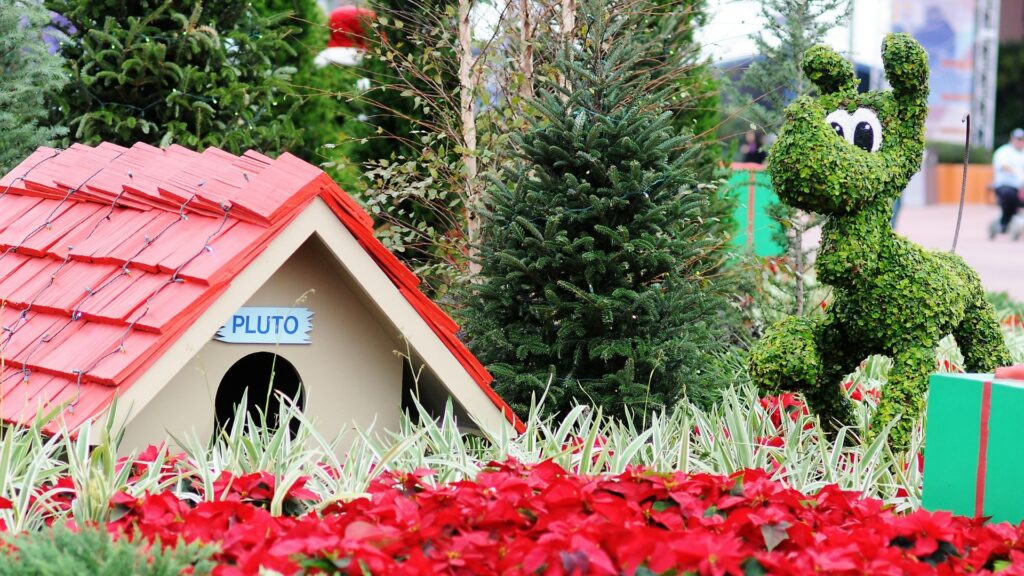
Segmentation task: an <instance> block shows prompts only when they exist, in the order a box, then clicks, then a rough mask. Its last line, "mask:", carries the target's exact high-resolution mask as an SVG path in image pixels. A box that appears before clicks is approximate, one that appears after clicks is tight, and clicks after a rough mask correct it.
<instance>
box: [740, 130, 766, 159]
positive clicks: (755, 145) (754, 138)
mask: <svg viewBox="0 0 1024 576" xmlns="http://www.w3.org/2000/svg"><path fill="white" fill-rule="evenodd" d="M764 148H765V146H764V141H763V140H762V138H761V135H760V134H758V133H757V132H756V131H754V130H747V132H746V134H744V135H743V144H741V145H740V153H741V154H743V161H744V162H750V163H753V164H764V161H765V159H766V158H767V157H768V153H767V152H765V151H764Z"/></svg>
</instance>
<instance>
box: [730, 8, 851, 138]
mask: <svg viewBox="0 0 1024 576" xmlns="http://www.w3.org/2000/svg"><path fill="white" fill-rule="evenodd" d="M850 5H851V4H850V1H849V0H761V11H760V17H761V20H762V21H763V22H764V24H765V28H764V30H762V31H761V33H760V34H758V35H757V37H756V38H755V39H754V43H755V48H756V51H757V54H758V58H757V59H755V60H754V61H753V62H751V63H750V67H749V68H747V70H746V71H745V72H744V73H743V77H742V79H741V80H740V85H741V86H742V87H744V88H745V89H747V90H749V91H751V92H752V93H753V98H754V101H755V103H753V104H752V105H751V106H750V107H749V108H748V109H747V110H746V111H745V113H746V115H748V116H749V117H751V118H752V119H753V120H754V122H756V123H757V124H758V125H760V126H762V127H763V129H764V130H766V131H767V132H774V131H776V130H778V128H779V126H781V124H782V122H783V117H782V111H783V110H784V109H785V108H786V104H787V103H788V102H789V101H790V100H791V99H792V98H793V97H795V96H802V95H804V94H809V93H810V92H811V91H812V90H813V86H812V84H811V83H810V82H808V77H807V75H806V69H801V67H800V62H802V61H803V59H804V54H805V53H806V52H807V51H808V50H809V49H810V48H811V47H812V46H814V45H816V44H819V43H821V42H822V41H823V40H824V39H825V34H826V33H827V32H828V31H829V30H831V29H832V28H834V27H836V26H837V25H839V24H840V23H842V21H844V20H846V19H849V17H850Z"/></svg>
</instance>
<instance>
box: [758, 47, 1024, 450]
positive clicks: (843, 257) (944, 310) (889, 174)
mask: <svg viewBox="0 0 1024 576" xmlns="http://www.w3.org/2000/svg"><path fill="white" fill-rule="evenodd" d="M882 60H883V62H884V64H885V73H886V76H887V77H888V79H889V82H890V83H891V84H892V90H891V91H889V90H887V91H875V92H867V93H862V94H858V93H857V90H856V87H857V81H856V77H855V76H854V73H853V67H852V66H851V65H850V63H849V62H847V61H846V60H844V59H843V58H842V57H841V56H839V54H837V53H836V52H835V51H833V50H832V49H830V48H828V47H825V46H815V47H814V48H812V49H810V50H809V51H808V52H807V53H806V55H805V57H804V60H803V69H804V72H805V73H806V74H807V77H808V78H810V79H811V81H812V82H814V84H815V85H816V86H817V87H818V90H819V91H820V95H819V96H817V97H814V98H812V97H807V96H804V97H800V98H798V99H796V100H795V101H794V102H793V103H792V104H791V105H790V106H789V108H788V109H787V110H786V119H785V123H784V124H783V126H782V129H781V131H780V133H779V138H778V140H777V141H776V143H775V145H774V146H773V147H772V151H771V155H770V157H769V159H768V170H769V172H770V173H771V176H772V182H773V184H774V186H775V190H776V192H777V193H778V195H779V198H780V199H782V201H783V202H785V203H787V204H789V205H790V206H793V207H795V208H799V209H802V210H807V211H811V212H817V213H820V214H824V215H827V216H828V219H827V220H826V223H825V224H824V227H823V230H822V239H821V249H820V252H819V254H818V260H817V270H818V277H819V278H820V279H821V280H822V281H823V282H825V283H826V284H829V285H831V286H832V287H833V289H834V294H835V300H834V303H833V304H832V305H831V306H830V308H829V310H828V312H827V314H825V315H824V316H823V317H819V318H817V319H811V318H798V317H791V318H788V319H786V320H783V321H782V322H779V323H778V324H776V325H774V326H772V327H771V328H770V329H769V330H768V332H767V333H766V334H765V336H764V338H763V339H762V340H761V341H760V342H759V343H758V344H757V346H756V347H755V348H754V350H753V351H752V353H751V357H750V374H751V376H752V378H753V379H754V381H755V382H756V383H758V384H759V385H760V386H761V387H762V388H763V389H765V390H767V391H768V392H771V393H778V392H780V391H784V390H785V391H800V392H802V393H803V394H804V396H805V397H806V398H807V402H808V404H809V405H810V407H811V408H812V409H813V410H814V411H815V412H816V413H817V414H819V415H820V416H821V418H822V420H823V421H824V422H825V423H827V424H828V425H830V426H837V425H841V424H844V423H850V422H852V420H853V418H852V412H851V406H850V402H849V399H848V398H847V397H846V395H845V394H844V392H843V389H842V386H841V382H840V379H841V378H842V377H843V376H845V375H846V374H849V373H850V372H852V371H853V370H854V369H855V368H856V366H857V365H858V363H860V362H861V361H862V360H863V359H864V358H866V357H867V356H870V355H872V354H884V355H887V356H890V357H892V359H893V367H892V371H891V372H890V374H889V382H888V384H887V385H886V387H885V388H884V389H883V390H882V399H881V403H880V404H879V407H878V411H877V412H876V413H875V416H874V420H873V422H872V427H871V433H872V434H877V433H878V432H879V431H881V430H882V429H883V428H884V427H885V426H886V425H887V424H888V423H890V422H892V421H893V420H894V419H897V418H900V416H901V415H902V418H901V419H899V421H898V422H896V423H895V424H894V426H893V429H892V432H891V435H890V443H891V444H892V445H893V446H896V447H900V446H905V445H906V444H907V443H908V441H909V438H910V432H911V428H912V426H913V423H914V421H915V419H916V417H917V416H918V415H919V414H920V413H921V410H922V408H923V407H924V402H925V391H926V390H927V385H928V376H929V374H930V373H931V372H932V371H934V369H935V347H936V344H937V343H938V341H939V340H940V339H941V338H942V337H944V336H945V335H947V334H953V335H954V337H955V338H956V341H957V343H958V344H959V345H960V349H961V351H962V353H963V356H964V363H965V367H966V369H967V370H968V371H972V372H975V371H977V372H985V371H991V370H992V369H993V368H995V367H996V366H1000V365H1005V364H1008V363H1009V362H1010V356H1009V351H1008V350H1007V348H1006V345H1005V343H1004V341H1003V336H1002V333H1001V332H1000V330H999V325H998V323H997V321H996V319H995V314H994V312H993V310H992V307H991V305H989V304H988V302H987V301H986V300H985V292H984V290H982V287H981V282H980V281H979V280H978V276H977V274H976V273H975V272H974V270H972V269H971V268H970V267H969V266H968V265H967V264H966V263H965V262H964V261H963V259H961V258H960V257H959V256H956V255H954V254H952V253H946V252H934V251H927V250H925V249H923V248H921V247H920V246H918V245H916V244H914V243H912V242H910V241H909V240H907V239H906V238H903V237H901V236H897V235H896V234H894V233H893V232H892V230H891V229H890V227H889V218H890V216H892V202H893V200H894V199H896V198H897V197H898V196H899V195H900V192H901V191H902V190H903V188H904V187H905V186H906V184H907V182H908V181H909V180H910V177H911V176H912V175H913V174H914V172H916V171H917V169H918V167H919V166H920V165H921V154H922V151H923V149H924V122H925V117H926V116H927V114H928V57H927V54H926V53H925V51H924V49H923V48H921V46H920V45H919V44H918V43H917V42H916V41H915V40H914V39H913V38H912V37H911V36H909V35H907V34H890V35H889V36H887V37H886V38H885V41H884V43H883V45H882Z"/></svg>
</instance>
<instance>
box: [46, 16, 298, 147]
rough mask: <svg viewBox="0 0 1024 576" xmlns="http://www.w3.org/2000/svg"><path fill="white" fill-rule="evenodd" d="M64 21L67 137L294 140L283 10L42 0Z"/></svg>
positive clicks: (242, 143)
mask: <svg viewBox="0 0 1024 576" xmlns="http://www.w3.org/2000/svg"><path fill="white" fill-rule="evenodd" d="M46 6H47V8H49V9H51V10H53V11H55V12H57V13H59V14H62V15H63V16H64V17H65V18H67V20H68V21H69V22H70V25H69V26H67V27H66V30H65V32H66V33H67V41H66V42H64V43H63V44H62V46H61V53H62V54H63V56H64V57H65V59H66V62H67V66H68V68H69V69H70V73H71V78H70V81H69V82H68V84H67V86H66V87H65V89H64V90H63V92H62V93H61V96H60V98H59V102H60V110H59V112H58V117H59V118H61V119H62V121H63V122H64V123H66V124H67V125H68V126H69V128H70V130H71V132H70V134H69V137H70V139H72V140H75V141H80V142H85V143H89V144H95V143H97V142H100V141H103V140H107V141H113V142H116V143H119V144H127V145H130V144H132V143H134V142H147V143H150V144H155V145H160V146H166V145H169V144H172V143H176V144H181V145H183V146H186V147H189V148H194V149H202V148H205V147H207V146H217V147H220V148H223V149H225V150H228V151H230V152H232V153H240V152H242V151H244V150H246V149H248V148H255V149H258V150H261V151H263V152H266V153H270V154H275V153H278V152H281V151H283V150H287V149H290V148H292V147H294V146H295V145H296V144H297V143H298V142H299V141H300V135H301V133H300V131H299V130H298V128H297V127H296V126H295V125H294V123H293V121H292V119H291V118H290V112H291V111H292V109H293V107H294V105H293V106H291V107H288V106H283V105H282V103H283V102H285V98H286V97H287V96H289V95H290V93H291V88H290V84H289V79H290V77H291V75H292V73H294V71H295V69H294V67H291V66H284V65H281V64H279V57H278V56H277V55H279V54H282V53H284V54H289V55H294V54H295V51H294V49H293V48H292V46H290V45H289V43H288V42H287V41H286V40H285V37H286V35H287V33H288V28H287V27H283V26H280V25H279V24H280V19H281V17H280V16H278V17H276V18H270V17H265V16H262V15H260V14H259V13H258V12H257V11H256V10H255V9H254V8H253V7H252V6H251V5H250V4H249V3H248V2H244V1H242V0H227V1H224V2H188V1H184V0H142V1H139V2H127V3H126V2H119V1H117V0H103V1H98V2H97V1H92V0H49V1H48V2H46Z"/></svg>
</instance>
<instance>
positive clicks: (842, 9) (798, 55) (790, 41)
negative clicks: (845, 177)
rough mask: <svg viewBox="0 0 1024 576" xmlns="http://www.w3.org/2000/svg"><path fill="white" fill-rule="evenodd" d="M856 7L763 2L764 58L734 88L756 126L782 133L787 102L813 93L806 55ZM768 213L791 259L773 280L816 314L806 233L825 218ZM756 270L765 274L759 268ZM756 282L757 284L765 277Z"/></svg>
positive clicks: (811, 0) (813, 1)
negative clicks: (805, 66)
mask: <svg viewBox="0 0 1024 576" xmlns="http://www.w3.org/2000/svg"><path fill="white" fill-rule="evenodd" d="M850 6H851V3H850V1H849V0H762V1H761V10H760V18H761V20H762V21H763V22H765V24H766V26H765V28H764V30H762V31H761V33H760V34H758V36H757V37H756V39H755V46H756V49H757V54H758V56H757V58H756V59H755V60H754V61H753V62H751V63H750V66H749V67H748V68H747V70H745V71H744V73H743V75H742V77H741V78H740V81H739V83H738V85H739V86H738V87H739V88H742V89H743V91H744V92H742V93H739V92H734V96H735V98H734V99H735V100H736V103H735V104H734V106H738V107H741V109H740V110H739V111H738V114H739V116H742V117H743V118H746V119H747V120H748V124H749V125H750V129H754V130H763V131H764V132H765V133H768V134H774V133H777V131H778V129H779V126H780V125H781V124H782V120H783V114H782V113H783V110H784V109H785V106H786V104H787V103H788V102H789V101H790V100H792V99H793V98H796V97H799V96H803V95H808V94H811V93H813V91H814V83H813V82H811V81H810V80H809V79H808V76H809V75H810V72H809V70H808V69H801V68H800V66H799V64H800V62H801V60H802V59H803V58H804V55H805V53H807V51H808V50H810V49H811V47H812V46H814V45H815V44H817V43H819V42H822V41H823V39H824V37H825V34H826V33H827V32H828V31H829V30H831V29H832V28H834V27H836V26H838V25H840V24H842V22H843V21H845V20H848V19H849V16H850ZM744 131H746V128H744ZM768 214H769V216H770V217H771V218H772V219H774V220H776V221H777V222H779V226H778V227H776V230H775V234H774V236H775V238H774V239H775V241H776V242H778V243H779V244H781V245H784V246H785V247H786V252H785V257H784V258H783V259H782V260H781V261H779V262H778V268H779V271H778V273H777V274H773V275H772V276H771V277H770V281H771V282H772V283H773V284H775V285H776V286H777V287H778V288H779V289H781V290H783V291H786V292H791V293H792V294H793V295H794V297H793V299H792V301H793V306H792V308H791V312H792V313H794V314H797V315H801V316H802V315H805V314H812V313H814V310H813V308H812V307H811V306H809V305H808V304H810V303H809V302H807V298H806V297H805V293H806V292H807V291H808V290H809V288H810V287H809V282H808V277H809V276H808V269H809V266H808V264H807V263H808V262H810V261H811V260H812V259H813V258H814V256H813V250H806V249H805V248H804V246H803V235H804V234H805V233H806V232H807V231H808V230H810V229H811V228H814V227H815V226H817V225H818V224H820V222H819V221H818V218H815V217H813V216H811V215H808V214H804V213H801V212H799V211H797V210H794V209H793V208H792V207H791V206H789V205H787V204H784V203H779V204H774V205H772V206H771V207H770V209H769V212H768ZM753 271H754V274H755V275H761V270H760V269H759V268H757V267H755V268H754V270H753ZM752 280H753V282H754V283H755V284H756V283H757V282H758V280H759V279H758V278H754V279H752ZM753 295H754V297H755V300H756V299H757V298H758V297H759V296H760V293H759V292H757V291H755V292H754V294H753Z"/></svg>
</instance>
